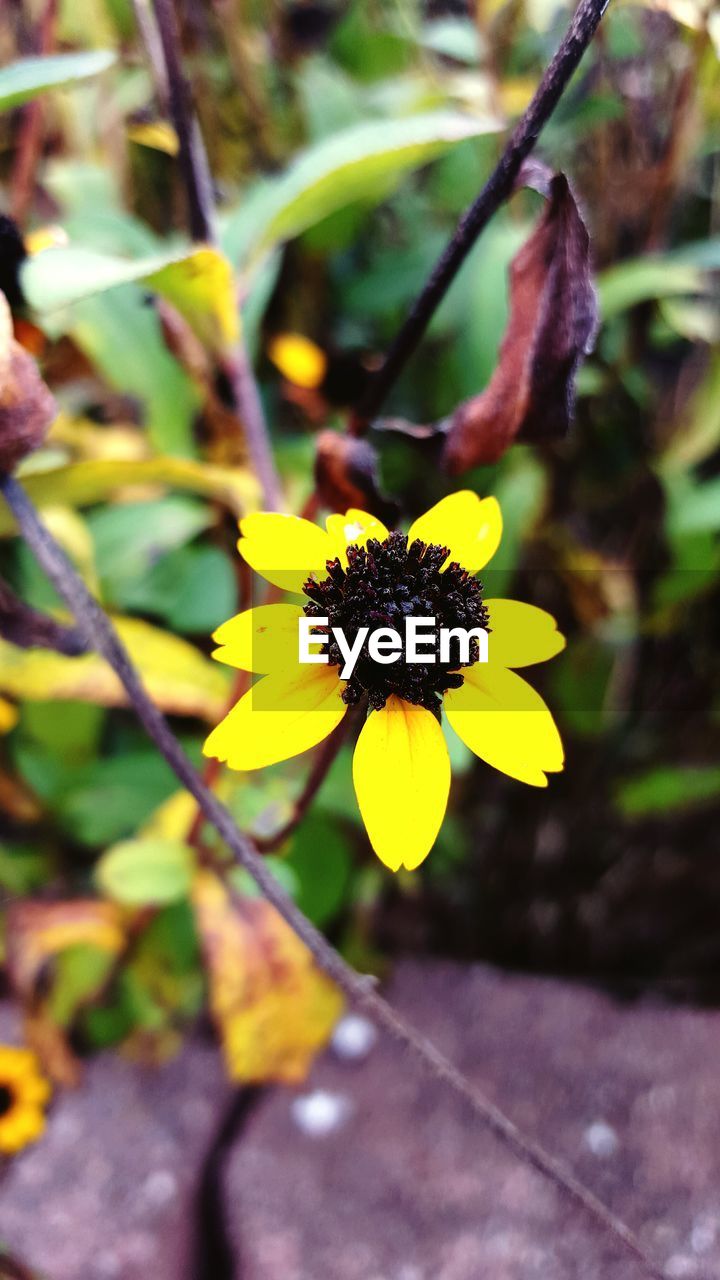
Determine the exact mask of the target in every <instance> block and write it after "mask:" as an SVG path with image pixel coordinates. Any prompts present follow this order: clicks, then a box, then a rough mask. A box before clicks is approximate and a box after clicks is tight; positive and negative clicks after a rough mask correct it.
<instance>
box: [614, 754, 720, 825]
mask: <svg viewBox="0 0 720 1280" xmlns="http://www.w3.org/2000/svg"><path fill="white" fill-rule="evenodd" d="M718 795H720V765H692V766H690V765H686V766H682V765H680V766H675V765H667V766H661V767H660V768H657V769H650V770H649V771H648V772H647V773H643V774H640V775H639V776H638V777H636V778H631V779H630V780H629V781H628V782H625V783H623V784H622V786H621V787H619V788H618V791H617V793H616V803H617V806H618V808H619V809H620V811H621V813H623V814H624V815H625V817H626V818H650V817H655V816H658V815H662V814H665V813H671V812H673V811H678V810H683V809H691V808H694V807H695V806H697V805H700V804H704V803H706V802H707V801H709V800H715V799H716V797H717V796H718Z"/></svg>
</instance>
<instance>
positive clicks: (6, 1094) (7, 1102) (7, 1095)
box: [0, 1084, 15, 1116]
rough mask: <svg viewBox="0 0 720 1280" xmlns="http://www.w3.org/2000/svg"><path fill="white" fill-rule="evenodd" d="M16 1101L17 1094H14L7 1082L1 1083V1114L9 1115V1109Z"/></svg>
mask: <svg viewBox="0 0 720 1280" xmlns="http://www.w3.org/2000/svg"><path fill="white" fill-rule="evenodd" d="M14 1101H15V1095H14V1094H13V1092H12V1089H9V1088H8V1086H7V1085H6V1084H0V1116H5V1115H7V1113H8V1111H10V1110H11V1108H12V1105H13V1103H14Z"/></svg>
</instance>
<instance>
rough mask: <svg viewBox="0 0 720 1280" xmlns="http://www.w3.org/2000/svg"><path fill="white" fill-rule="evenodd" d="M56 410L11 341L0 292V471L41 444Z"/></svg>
mask: <svg viewBox="0 0 720 1280" xmlns="http://www.w3.org/2000/svg"><path fill="white" fill-rule="evenodd" d="M56 413H57V408H56V405H55V401H54V400H53V398H52V396H51V394H50V392H49V391H48V389H47V387H46V386H45V383H44V382H43V380H42V378H41V377H40V374H39V373H38V369H37V365H36V364H35V361H34V360H33V358H32V356H30V355H28V353H27V351H25V350H24V349H23V348H22V347H21V346H20V343H19V342H16V341H15V338H14V336H13V325H12V316H11V315H10V308H9V307H8V304H7V301H6V299H5V295H4V294H2V293H0V472H6V473H9V472H11V471H14V469H15V467H16V466H17V464H18V462H20V460H21V459H22V458H24V457H25V455H26V454H28V453H32V451H33V449H37V448H38V447H39V445H41V444H42V442H43V440H44V438H45V433H46V432H47V430H48V428H49V426H50V423H51V422H52V420H53V418H54V417H55V415H56Z"/></svg>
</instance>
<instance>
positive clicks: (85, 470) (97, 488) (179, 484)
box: [0, 457, 258, 537]
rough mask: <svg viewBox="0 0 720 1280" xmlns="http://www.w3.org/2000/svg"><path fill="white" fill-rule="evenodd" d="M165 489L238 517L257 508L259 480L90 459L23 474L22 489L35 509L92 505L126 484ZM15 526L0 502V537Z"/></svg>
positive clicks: (170, 465) (189, 466) (185, 461)
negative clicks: (211, 503) (210, 501)
mask: <svg viewBox="0 0 720 1280" xmlns="http://www.w3.org/2000/svg"><path fill="white" fill-rule="evenodd" d="M149 484H150V485H154V484H160V485H167V486H168V487H169V488H173V489H183V490H185V491H187V492H188V493H196V494H198V495H199V496H200V497H203V498H214V499H215V500H216V501H218V502H222V503H223V504H224V505H225V506H226V507H227V508H228V510H229V511H231V512H232V514H233V515H235V516H239V515H241V514H243V513H244V512H246V511H248V510H253V509H254V508H255V507H257V505H258V492H257V482H256V480H255V478H254V477H253V476H252V475H251V473H250V472H249V471H245V470H243V469H242V468H240V467H218V466H212V465H210V464H208V463H204V462H195V461H193V460H192V459H190V458H170V457H160V458H147V459H140V460H134V459H133V460H123V459H120V458H118V459H115V458H113V459H97V460H96V459H93V460H91V461H87V462H74V463H71V464H70V465H69V466H67V467H57V468H54V469H53V470H51V471H42V472H37V473H36V474H34V475H29V476H26V477H25V479H24V480H23V488H24V489H25V490H26V492H27V494H28V496H29V497H30V498H32V500H33V502H34V503H35V505H36V506H38V507H40V508H41V509H42V508H43V507H47V506H52V507H58V506H67V507H91V506H94V505H95V504H96V503H99V502H105V501H106V500H107V499H108V498H110V497H111V496H112V495H113V494H114V493H115V491H116V490H117V489H120V488H126V487H127V486H128V485H149ZM15 530H16V525H15V522H14V520H13V517H12V516H11V514H10V511H9V509H8V507H7V506H6V505H5V502H4V501H3V500H2V499H0V537H2V536H3V535H7V534H12V533H15Z"/></svg>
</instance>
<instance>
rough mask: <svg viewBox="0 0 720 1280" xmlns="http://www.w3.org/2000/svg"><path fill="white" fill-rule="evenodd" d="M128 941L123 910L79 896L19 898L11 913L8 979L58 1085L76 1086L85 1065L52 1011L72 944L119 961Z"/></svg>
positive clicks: (30, 1037) (29, 1034)
mask: <svg viewBox="0 0 720 1280" xmlns="http://www.w3.org/2000/svg"><path fill="white" fill-rule="evenodd" d="M124 944H125V930H124V926H123V917H122V914H121V912H120V911H119V909H118V908H117V907H115V906H114V905H113V904H112V903H107V902H97V901H95V900H94V899H92V898H79V899H75V900H73V901H67V902H30V901H26V902H17V903H13V904H12V905H11V906H10V907H9V908H8V912H7V923H6V935H5V947H6V965H7V972H8V977H9V979H10V982H11V985H12V987H13V990H14V991H15V993H16V995H17V996H18V997H19V999H20V1001H21V1003H22V1007H23V1025H24V1031H25V1039H26V1041H27V1043H28V1045H29V1046H30V1047H31V1048H32V1049H34V1050H35V1052H36V1054H37V1055H38V1057H39V1058H40V1061H41V1062H42V1064H43V1067H44V1068H45V1070H46V1071H47V1073H48V1075H49V1076H50V1077H51V1078H52V1079H53V1080H54V1081H55V1083H56V1084H60V1085H66V1086H67V1087H69V1088H73V1087H74V1086H76V1085H77V1084H79V1082H80V1076H81V1067H80V1063H79V1062H78V1060H77V1058H76V1057H75V1055H74V1053H73V1051H72V1049H71V1047H70V1043H69V1040H68V1037H67V1034H66V1029H65V1028H64V1027H62V1026H59V1025H58V1023H57V1021H56V1019H55V1018H54V1017H53V1014H52V1009H51V1006H52V993H53V986H54V977H55V973H56V966H57V963H58V962H59V957H60V955H61V953H62V952H63V951H65V950H67V948H69V947H75V946H79V945H85V946H90V947H93V948H95V949H96V950H97V951H99V952H101V953H102V954H103V955H104V956H105V957H107V959H108V963H110V961H111V960H114V958H115V957H116V956H118V955H119V954H120V953H121V952H122V949H123V946H124Z"/></svg>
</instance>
